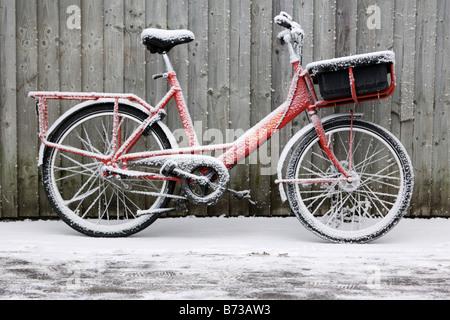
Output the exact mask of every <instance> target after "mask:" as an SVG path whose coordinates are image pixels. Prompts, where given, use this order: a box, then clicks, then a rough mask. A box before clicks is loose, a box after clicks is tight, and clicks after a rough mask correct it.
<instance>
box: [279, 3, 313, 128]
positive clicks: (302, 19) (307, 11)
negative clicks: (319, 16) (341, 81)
mask: <svg viewBox="0 0 450 320" xmlns="http://www.w3.org/2000/svg"><path fill="white" fill-rule="evenodd" d="M293 18H294V20H296V21H297V22H298V23H300V25H301V26H302V28H303V31H305V39H304V44H303V59H302V60H303V61H302V64H303V66H304V67H305V66H306V65H307V64H308V63H311V62H313V61H314V60H315V59H314V23H315V20H316V16H315V14H314V1H308V0H303V1H294V14H293ZM285 54H287V53H285ZM308 123H309V119H308V116H307V113H306V112H304V113H303V114H302V115H300V116H298V117H297V118H295V119H294V120H293V121H292V130H291V131H292V135H293V134H295V133H296V132H298V131H299V130H301V128H303V127H304V126H305V125H307V124H308Z"/></svg>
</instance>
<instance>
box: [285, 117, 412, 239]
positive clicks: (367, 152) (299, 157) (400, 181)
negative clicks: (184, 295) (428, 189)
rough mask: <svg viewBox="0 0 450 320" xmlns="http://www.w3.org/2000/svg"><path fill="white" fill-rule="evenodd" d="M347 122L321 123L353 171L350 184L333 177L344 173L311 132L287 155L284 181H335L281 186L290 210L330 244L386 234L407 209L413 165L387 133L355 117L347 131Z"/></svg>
mask: <svg viewBox="0 0 450 320" xmlns="http://www.w3.org/2000/svg"><path fill="white" fill-rule="evenodd" d="M351 125H352V123H351V120H350V119H338V120H334V121H331V122H328V123H326V124H325V125H324V129H325V133H326V137H327V139H328V142H329V143H330V146H331V148H332V150H333V152H334V154H335V155H336V157H337V158H338V159H339V160H340V163H341V164H342V166H343V167H344V168H346V169H347V171H349V172H351V173H352V179H351V182H349V181H337V180H339V179H341V178H343V175H342V174H341V173H340V172H339V171H338V170H337V169H336V166H335V165H334V164H333V163H332V162H331V161H330V160H329V159H328V158H327V156H326V155H325V153H324V152H323V151H322V149H321V148H320V145H319V137H318V135H317V132H316V131H315V130H311V131H310V132H309V133H308V134H307V135H306V136H305V138H304V139H303V140H302V141H301V142H300V144H299V145H298V146H297V147H296V149H295V150H294V152H293V154H292V157H291V159H290V161H289V164H288V168H287V180H295V182H298V181H302V182H303V181H308V180H313V181H314V180H315V179H320V180H327V179H334V182H329V183H316V184H310V183H288V184H287V185H286V189H287V195H288V199H289V202H290V206H291V208H292V211H293V212H294V214H295V215H296V216H297V218H298V219H299V220H300V222H301V223H302V224H303V225H304V226H305V227H306V228H307V229H309V230H311V231H312V232H314V233H315V234H316V235H318V236H320V237H322V238H324V239H327V240H329V241H332V242H340V243H366V242H370V241H373V240H375V239H377V238H379V237H381V236H383V235H384V234H386V233H387V232H388V231H389V230H391V229H392V228H393V227H394V226H395V225H396V224H397V223H398V221H399V220H400V219H401V218H402V217H403V216H404V214H405V213H406V211H407V209H408V207H409V203H410V200H411V197H412V191H413V179H414V178H413V168H412V165H411V160H410V158H409V156H408V154H407V153H406V150H405V148H404V147H403V146H402V144H401V143H400V142H399V141H398V140H397V138H395V137H394V136H393V135H392V134H391V133H390V132H388V131H387V130H385V129H383V128H382V127H380V126H378V125H375V124H372V123H369V122H365V121H360V120H354V121H353V133H352V135H351V134H350V133H351ZM351 136H352V141H353V144H352V147H351V148H350V143H349V141H350V137H351ZM350 150H352V151H351V152H350ZM350 154H351V157H350ZM350 164H351V168H349V166H350ZM315 181H318V180H315Z"/></svg>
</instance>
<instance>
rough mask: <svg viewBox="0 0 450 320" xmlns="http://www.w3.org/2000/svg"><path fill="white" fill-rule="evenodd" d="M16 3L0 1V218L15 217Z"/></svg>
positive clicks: (11, 0)
mask: <svg viewBox="0 0 450 320" xmlns="http://www.w3.org/2000/svg"><path fill="white" fill-rule="evenodd" d="M15 5H16V2H15V1H13V0H2V1H0V48H1V51H0V165H1V168H0V190H1V192H0V196H1V200H0V203H1V205H0V218H17V126H16V123H17V117H16V90H17V87H16V27H17V25H16V8H15Z"/></svg>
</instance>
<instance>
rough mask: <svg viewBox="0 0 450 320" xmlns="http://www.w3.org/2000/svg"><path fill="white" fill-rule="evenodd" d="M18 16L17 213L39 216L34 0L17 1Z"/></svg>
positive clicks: (36, 51)
mask: <svg viewBox="0 0 450 320" xmlns="http://www.w3.org/2000/svg"><path fill="white" fill-rule="evenodd" d="M16 17H17V20H16V21H17V27H18V29H17V106H18V108H17V127H18V128H20V130H17V142H18V148H17V164H18V177H17V179H18V185H19V187H18V195H17V196H18V205H19V206H18V209H19V217H21V218H26V217H39V211H38V210H39V196H38V190H39V188H40V185H39V183H38V182H39V181H38V168H37V162H36V155H37V148H38V143H37V136H36V132H37V126H36V113H35V110H34V103H33V101H30V99H29V98H28V92H29V91H32V90H36V89H37V88H38V66H37V58H38V47H37V38H38V35H37V30H38V25H37V2H36V1H29V0H20V1H16Z"/></svg>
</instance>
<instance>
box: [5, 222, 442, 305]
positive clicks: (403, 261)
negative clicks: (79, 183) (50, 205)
mask: <svg viewBox="0 0 450 320" xmlns="http://www.w3.org/2000/svg"><path fill="white" fill-rule="evenodd" d="M0 268H1V273H0V299H3V300H6V299H77V300H80V299H105V300H106V299H135V300H138V299H139V300H140V299H152V300H154V299H161V300H182V299H186V300H216V299H217V300H219V299H226V300H228V299H233V300H235V299H236V300H241V299H250V300H262V299H264V300H279V299H281V300H292V299H448V297H449V294H450V219H448V220H446V219H431V220H419V219H404V220H402V221H401V222H400V223H399V225H398V226H397V227H396V228H394V229H393V230H392V231H391V232H390V233H389V234H387V235H386V236H385V237H384V238H382V239H380V240H378V241H376V242H374V243H371V244H365V245H340V244H331V243H327V242H324V241H322V240H320V239H318V238H316V237H315V236H314V235H312V234H311V233H310V232H309V231H307V230H305V229H304V228H303V227H302V226H301V224H300V223H299V222H298V221H297V220H296V219H295V218H244V217H240V218H230V219H227V218H203V219H202V218H178V219H160V220H158V221H157V222H155V223H154V224H153V225H152V226H150V227H149V228H148V229H146V230H144V231H143V232H141V233H139V234H137V235H135V236H133V237H130V238H126V239H93V238H88V237H85V236H83V235H81V234H78V233H76V232H75V231H72V229H70V228H69V227H67V226H66V225H65V224H64V223H63V222H60V221H37V222H32V221H25V222H1V223H0Z"/></svg>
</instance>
